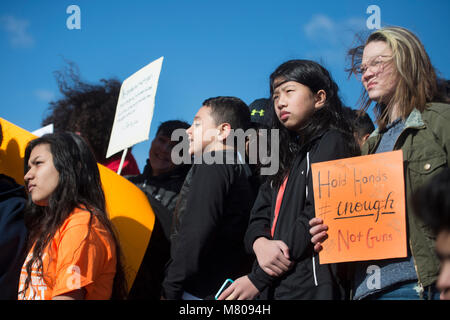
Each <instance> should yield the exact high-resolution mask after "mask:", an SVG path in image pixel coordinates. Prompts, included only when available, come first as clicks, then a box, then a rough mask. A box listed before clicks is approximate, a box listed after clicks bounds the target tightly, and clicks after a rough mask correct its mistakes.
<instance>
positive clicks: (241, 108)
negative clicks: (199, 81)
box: [203, 97, 250, 130]
mask: <svg viewBox="0 0 450 320" xmlns="http://www.w3.org/2000/svg"><path fill="white" fill-rule="evenodd" d="M203 106H206V107H209V108H211V116H212V117H213V119H214V121H215V122H216V124H217V125H219V124H221V123H229V124H230V126H231V129H234V130H236V129H243V130H247V129H248V128H249V127H250V110H249V108H248V106H247V104H246V103H245V102H244V101H242V100H241V99H239V98H236V97H215V98H209V99H206V100H205V101H203Z"/></svg>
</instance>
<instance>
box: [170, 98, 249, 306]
mask: <svg viewBox="0 0 450 320" xmlns="http://www.w3.org/2000/svg"><path fill="white" fill-rule="evenodd" d="M249 122H250V112H249V110H248V107H247V105H246V104H245V103H244V102H243V101H242V100H240V99H238V98H234V97H217V98H211V99H208V100H206V101H205V102H203V106H202V107H201V108H200V109H199V111H198V112H197V114H196V116H195V118H194V122H193V124H192V126H191V127H190V128H189V129H188V130H187V131H186V132H187V134H188V136H189V153H190V154H191V155H195V158H196V159H195V161H194V165H193V167H192V169H191V170H190V172H189V173H188V176H187V177H186V180H185V182H184V184H183V187H182V189H181V192H180V195H179V200H178V203H177V207H176V208H175V212H174V224H173V225H172V229H173V231H172V235H171V262H170V263H169V265H168V268H167V274H166V278H165V280H164V283H163V297H164V298H166V299H185V300H188V299H211V298H212V297H213V296H214V294H215V293H216V292H217V290H218V289H219V288H220V286H221V285H222V283H223V282H224V280H226V279H227V278H232V279H234V278H237V277H239V276H241V275H244V274H246V273H247V272H249V270H250V268H251V258H250V257H249V256H248V255H247V254H246V253H245V248H244V243H243V239H244V235H245V231H246V229H247V225H248V219H249V214H250V210H251V207H252V204H253V200H254V195H253V194H252V190H251V187H250V184H249V181H248V178H249V175H250V174H251V173H250V169H249V167H248V166H247V165H246V164H243V163H242V161H241V160H240V159H243V157H242V155H240V154H239V153H238V152H237V151H236V150H235V149H234V146H233V145H231V143H229V142H230V140H231V139H227V138H228V137H229V136H230V135H232V130H236V129H243V130H246V129H247V128H248V126H249ZM197 157H202V158H203V159H204V162H207V163H210V161H207V160H206V159H209V160H211V159H216V161H215V162H214V163H212V164H206V163H204V162H203V161H202V163H199V161H198V160H199V158H197Z"/></svg>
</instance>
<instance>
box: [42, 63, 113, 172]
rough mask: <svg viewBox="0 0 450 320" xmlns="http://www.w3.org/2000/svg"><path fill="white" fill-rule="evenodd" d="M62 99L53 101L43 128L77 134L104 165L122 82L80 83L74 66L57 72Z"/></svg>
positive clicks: (71, 65) (111, 80)
mask: <svg viewBox="0 0 450 320" xmlns="http://www.w3.org/2000/svg"><path fill="white" fill-rule="evenodd" d="M55 77H56V80H57V82H58V86H59V91H60V92H61V94H62V95H63V98H61V99H59V100H57V101H52V102H50V106H49V109H48V112H49V114H48V116H47V117H46V118H45V119H44V120H43V121H42V125H43V126H45V125H48V124H50V123H53V126H54V130H55V132H64V131H71V132H78V133H79V134H80V135H81V136H82V137H83V138H84V139H85V140H86V142H87V143H88V144H89V146H90V147H91V149H92V152H93V153H94V155H95V158H96V159H97V162H99V163H105V161H106V158H105V157H106V151H107V149H108V144H109V137H110V136H111V131H112V126H113V123H114V115H115V113H116V107H117V101H118V99H119V93H120V87H121V83H120V82H119V81H118V80H116V79H101V80H100V83H101V84H99V85H92V84H88V83H86V82H83V81H81V80H80V76H79V71H78V69H77V68H76V66H75V65H74V64H73V63H69V66H68V67H67V68H65V69H63V70H61V71H57V72H55Z"/></svg>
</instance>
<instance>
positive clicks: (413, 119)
mask: <svg viewBox="0 0 450 320" xmlns="http://www.w3.org/2000/svg"><path fill="white" fill-rule="evenodd" d="M424 127H425V122H423V119H422V113H420V111H419V110H417V109H416V108H414V109H413V110H412V111H411V113H410V114H409V116H408V118H406V121H405V129H406V128H416V129H421V128H424ZM379 134H380V129H379V128H376V129H375V130H374V131H373V132H372V133H371V134H370V136H369V138H372V137H375V136H378V135H379Z"/></svg>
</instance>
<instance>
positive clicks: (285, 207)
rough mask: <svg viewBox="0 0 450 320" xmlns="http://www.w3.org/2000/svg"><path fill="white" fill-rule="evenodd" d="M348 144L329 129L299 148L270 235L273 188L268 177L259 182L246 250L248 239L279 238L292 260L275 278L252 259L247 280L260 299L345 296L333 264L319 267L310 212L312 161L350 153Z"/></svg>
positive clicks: (248, 242) (248, 245) (250, 248)
mask: <svg viewBox="0 0 450 320" xmlns="http://www.w3.org/2000/svg"><path fill="white" fill-rule="evenodd" d="M347 145H348V142H347V141H346V138H345V137H344V135H343V134H341V133H340V132H338V131H337V130H334V129H330V130H328V131H326V132H325V133H323V134H321V135H320V136H318V137H316V138H315V139H313V140H312V141H311V142H310V143H309V144H308V145H306V146H304V147H303V148H302V149H301V150H300V151H299V153H298V155H297V157H296V158H295V160H294V162H293V165H292V167H291V170H290V173H289V177H288V181H287V184H286V189H285V192H284V196H283V199H282V203H281V207H280V212H279V215H278V220H277V223H276V226H275V230H274V235H273V238H272V237H271V235H270V229H271V227H272V222H273V219H274V210H275V203H276V198H277V193H278V189H276V190H275V189H274V188H272V187H271V186H270V184H269V181H268V182H266V183H265V184H264V185H262V186H261V188H260V191H259V193H258V196H257V199H256V201H255V205H254V206H253V209H252V212H251V217H250V222H249V228H248V230H247V233H246V236H245V244H246V248H247V250H248V251H249V252H252V253H253V242H254V241H255V240H256V239H257V238H259V237H266V238H267V239H270V240H282V241H283V242H284V243H286V245H287V246H288V247H289V254H290V258H291V260H293V261H294V262H295V264H294V266H293V267H292V269H290V270H289V271H288V272H286V273H285V274H284V275H282V276H281V277H280V278H276V277H271V276H269V275H268V274H266V273H265V272H264V271H263V270H262V269H261V268H260V266H259V265H258V263H257V262H255V264H254V266H253V270H252V272H251V273H250V274H249V279H250V280H251V281H252V283H253V284H254V285H255V286H256V287H257V288H258V290H259V291H260V292H261V294H260V297H259V298H260V299H276V300H277V299H286V300H291V299H342V298H344V291H343V289H344V288H343V286H342V285H341V278H340V277H338V275H337V271H338V270H337V265H335V264H325V265H320V264H319V257H318V255H317V254H314V251H313V246H312V243H311V235H310V233H309V229H310V226H309V220H310V219H312V218H313V217H314V216H315V211H314V192H313V185H312V173H311V163H315V162H322V161H328V160H335V159H339V158H345V157H350V156H351V154H350V151H349V150H348V149H349V148H348V147H347ZM306 187H308V196H306Z"/></svg>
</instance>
